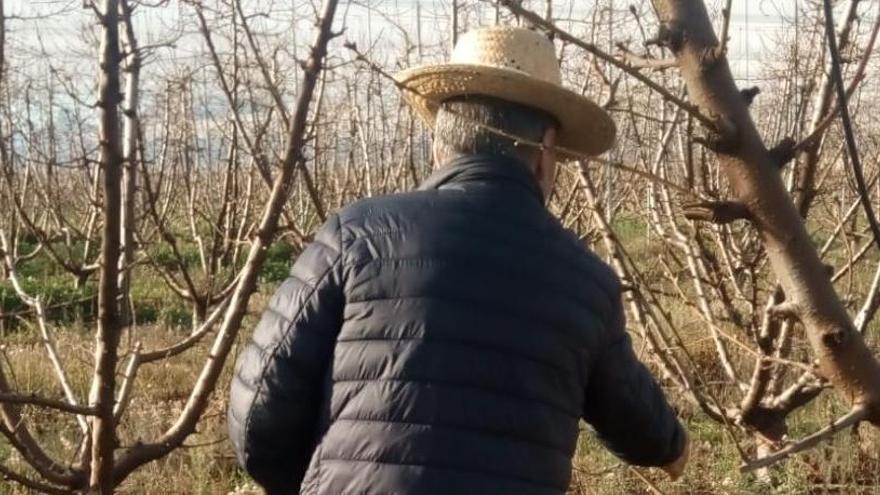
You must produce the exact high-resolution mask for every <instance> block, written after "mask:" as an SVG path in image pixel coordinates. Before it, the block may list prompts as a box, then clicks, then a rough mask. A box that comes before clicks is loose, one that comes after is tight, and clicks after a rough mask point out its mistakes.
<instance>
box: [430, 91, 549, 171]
mask: <svg viewBox="0 0 880 495" xmlns="http://www.w3.org/2000/svg"><path fill="white" fill-rule="evenodd" d="M556 126H557V123H556V119H554V118H553V117H552V116H551V115H550V114H548V113H547V112H544V111H542V110H538V109H536V108H532V107H529V106H526V105H521V104H519V103H513V102H510V101H507V100H502V99H500V98H494V97H491V96H482V95H466V96H457V97H454V98H450V99H448V100H446V101H444V102H443V103H441V104H440V109H439V110H438V112H437V118H436V120H435V122H434V150H435V153H436V154H437V159H438V163H436V164H435V166H440V165H442V164H443V163H445V162H447V161H449V160H451V159H454V158H456V157H458V156H460V155H469V154H474V153H481V154H490V155H501V156H507V157H510V158H515V159H517V160H520V161H522V162H524V163H525V164H527V165H531V164H532V163H534V162H535V161H536V160H537V158H538V156H539V155H540V152H541V150H540V148H538V147H537V146H535V145H533V144H529V143H540V142H541V141H542V140H543V138H544V133H546V132H547V130H548V129H550V128H552V127H556ZM498 131H501V132H500V133H499V132H498ZM505 134H506V135H505ZM513 136H515V137H516V138H518V139H515V138H513Z"/></svg>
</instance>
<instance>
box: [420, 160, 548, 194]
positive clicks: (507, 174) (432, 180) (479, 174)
mask: <svg viewBox="0 0 880 495" xmlns="http://www.w3.org/2000/svg"><path fill="white" fill-rule="evenodd" d="M466 182H492V183H498V184H504V185H513V186H515V187H520V188H522V189H523V190H525V191H526V192H528V193H529V194H530V195H531V196H533V197H534V198H535V199H536V200H538V201H539V202H540V203H541V204H542V205H543V204H544V194H543V193H542V192H541V188H540V187H539V186H538V181H537V179H535V176H534V175H533V174H532V173H531V171H529V170H528V169H527V168H526V166H525V165H523V163H522V162H520V161H519V160H516V159H514V158H510V157H506V156H499V155H488V154H473V155H463V156H460V157H458V158H455V159H454V160H452V161H450V162H448V163H447V164H446V165H443V166H442V167H441V168H439V169H437V170H436V171H434V173H432V174H431V176H430V177H428V178H427V179H426V180H425V181H424V182H423V183H422V185H421V186H419V190H422V191H424V190H428V189H440V188H441V187H443V186H445V185H449V184H458V183H466Z"/></svg>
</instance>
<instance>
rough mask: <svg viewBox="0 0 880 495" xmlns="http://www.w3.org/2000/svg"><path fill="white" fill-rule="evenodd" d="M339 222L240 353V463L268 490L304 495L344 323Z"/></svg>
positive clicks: (322, 235)
mask: <svg viewBox="0 0 880 495" xmlns="http://www.w3.org/2000/svg"><path fill="white" fill-rule="evenodd" d="M340 260H341V245H340V238H339V220H338V218H337V217H335V216H334V217H332V218H331V219H330V220H329V221H328V222H327V223H326V224H324V226H323V227H322V228H321V229H320V231H319V232H318V233H317V235H316V236H315V240H314V242H313V243H311V244H309V246H308V247H307V248H306V249H305V250H304V251H303V253H302V254H301V255H300V257H299V258H298V259H297V261H296V263H295V264H294V265H293V268H292V269H291V273H290V277H289V278H288V279H287V280H286V281H284V283H283V284H282V285H281V287H279V288H278V291H277V292H276V293H275V295H274V296H273V297H272V300H271V302H270V303H269V306H268V308H267V309H266V311H265V312H264V313H263V316H262V318H261V320H260V323H259V325H258V326H257V329H256V330H255V331H254V335H253V338H252V339H251V341H250V342H249V343H248V344H247V346H246V347H245V349H244V350H243V351H242V353H241V355H240V356H239V359H238V363H237V365H236V371H235V375H234V377H233V379H232V389H231V392H230V397H229V413H228V421H229V435H230V437H231V439H232V443H233V446H234V447H235V451H236V454H237V456H238V460H239V462H240V463H241V465H242V466H244V468H245V469H246V470H247V472H248V473H249V474H250V475H251V476H252V477H253V478H254V480H256V481H257V482H258V483H259V484H260V485H262V486H263V488H265V489H266V491H267V492H268V493H270V494H272V493H299V488H300V484H301V483H302V480H303V476H304V475H305V471H306V468H307V467H308V463H309V460H310V458H311V456H312V453H313V451H314V448H315V444H316V442H317V438H316V435H317V431H316V430H317V422H318V414H319V406H320V403H321V393H322V388H323V384H324V375H325V374H326V373H327V370H328V366H329V364H330V360H331V359H332V355H333V347H334V344H335V342H336V337H337V335H338V333H339V328H340V325H341V321H342V309H343V294H342V288H341V280H340V279H341V268H340V266H341V261H340Z"/></svg>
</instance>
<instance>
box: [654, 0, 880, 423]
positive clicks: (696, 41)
mask: <svg viewBox="0 0 880 495" xmlns="http://www.w3.org/2000/svg"><path fill="white" fill-rule="evenodd" d="M654 4H655V6H656V8H657V11H658V15H659V16H660V19H661V21H662V22H663V23H664V25H665V27H666V28H667V30H668V32H671V33H674V34H673V35H672V36H670V37H669V39H670V40H671V42H670V45H669V48H671V49H672V50H673V52H674V53H675V55H676V59H677V61H678V65H679V67H680V69H681V74H682V77H683V78H684V80H685V84H686V85H687V90H688V94H689V95H690V97H691V99H692V100H693V101H694V102H695V103H696V104H697V105H698V106H699V107H701V108H702V110H703V112H705V113H708V114H710V115H713V116H716V121H717V123H718V125H717V126H716V129H715V130H716V131H718V132H719V134H721V138H720V139H721V142H722V144H723V146H722V147H721V148H720V150H719V153H718V158H719V161H720V164H721V168H722V170H723V171H724V172H725V174H726V176H727V178H728V180H729V182H730V185H731V187H732V189H733V191H734V193H735V194H736V196H737V198H738V200H739V201H740V202H741V203H743V204H744V205H746V207H747V208H748V210H749V212H751V221H752V224H753V225H754V226H755V228H757V229H758V231H759V232H760V234H761V237H762V240H763V243H764V246H765V248H766V250H767V254H768V256H769V259H770V262H771V265H772V267H773V270H774V272H775V274H776V276H777V279H778V280H779V283H780V285H781V286H782V287H783V289H784V291H785V294H786V301H788V302H790V303H791V304H792V307H793V308H796V310H797V317H798V319H799V320H800V321H801V322H802V323H803V325H804V328H805V329H806V334H807V339H808V340H809V342H810V346H811V347H812V349H813V351H814V353H815V356H816V358H817V359H818V361H819V367H820V370H821V372H822V374H823V375H824V376H825V377H826V378H827V379H828V380H830V381H831V382H832V383H833V384H834V385H835V386H836V388H837V389H838V390H840V391H841V393H843V394H844V395H845V396H846V398H847V399H848V400H849V401H850V402H852V403H853V404H854V405H857V406H864V407H866V408H867V409H868V411H869V414H868V417H867V419H868V420H869V421H871V422H872V423H874V424H875V425H880V364H878V362H877V360H876V359H875V358H874V357H873V355H872V354H871V352H870V350H869V349H868V347H867V346H866V345H865V342H864V340H863V339H862V337H861V335H860V334H859V333H858V332H856V331H855V328H854V326H853V324H852V321H851V319H850V317H849V315H848V314H847V312H846V309H845V308H844V306H843V304H842V303H841V301H840V299H839V298H838V296H837V294H836V292H835V290H834V287H833V286H832V284H831V281H830V280H829V277H828V275H827V272H826V270H825V268H824V266H823V264H822V262H821V260H820V259H819V256H818V254H817V252H816V249H815V247H814V246H813V244H812V241H811V240H810V237H809V235H808V233H807V230H806V226H805V225H804V222H803V220H802V218H801V216H800V214H799V212H798V210H797V208H795V205H794V203H793V202H792V200H791V197H790V196H789V195H788V193H787V192H786V189H785V187H784V184H783V182H782V179H781V177H780V174H779V169H778V167H776V166H775V164H774V162H773V160H772V158H771V155H770V153H769V152H768V150H767V148H766V147H765V145H764V143H763V141H762V139H761V136H760V135H759V134H758V131H757V129H756V128H755V125H754V122H753V121H752V118H751V116H750V114H749V110H748V106H747V105H746V103H745V101H744V100H743V98H742V96H741V95H740V92H739V90H738V89H737V87H736V85H735V83H734V79H733V76H732V74H731V71H730V66H729V65H728V63H727V59H726V57H709V56H707V54H711V53H714V51H715V50H714V49H715V47H716V46H717V45H718V41H717V39H716V37H715V33H714V31H713V30H712V25H711V23H710V20H709V16H708V14H707V11H706V7H705V5H704V4H703V2H699V1H693V0H654Z"/></svg>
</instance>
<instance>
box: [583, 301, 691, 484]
mask: <svg viewBox="0 0 880 495" xmlns="http://www.w3.org/2000/svg"><path fill="white" fill-rule="evenodd" d="M614 311H615V314H614V315H613V317H612V326H611V328H609V329H608V330H609V332H610V333H609V335H608V339H607V340H606V342H608V344H607V346H606V348H605V349H604V350H603V351H602V352H601V353H600V354H599V355H598V356H597V360H596V362H595V363H594V364H593V368H592V369H591V374H590V377H589V383H588V385H587V390H586V395H585V406H584V419H585V420H586V421H587V422H588V423H590V424H591V425H592V426H593V428H595V430H596V433H597V434H598V436H599V438H600V440H602V443H604V444H605V447H606V448H608V450H610V451H611V452H612V453H614V454H615V455H616V456H617V457H619V458H620V459H622V460H623V461H625V462H627V463H629V464H635V465H639V466H657V467H663V466H667V465H670V464H672V463H674V462H675V461H677V460H678V459H680V458H681V457H683V454H684V453H685V446H686V442H687V435H686V433H685V431H684V429H683V428H682V427H681V425H680V424H679V422H678V419H677V418H676V417H675V413H674V412H673V411H672V408H670V407H669V404H668V403H667V402H666V398H665V397H664V395H663V391H662V390H661V389H660V387H659V385H657V382H656V381H655V380H654V378H653V376H651V373H650V372H649V371H648V369H647V368H645V366H644V365H643V364H642V363H641V362H639V360H638V359H637V358H636V355H635V353H634V352H633V348H632V343H631V341H630V338H629V335H628V334H627V333H626V329H625V316H624V313H623V305H622V302H621V300H620V296H619V295H617V296H616V297H615V303H614ZM679 474H680V473H679ZM670 475H671V476H673V477H676V475H674V474H673V473H670Z"/></svg>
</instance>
